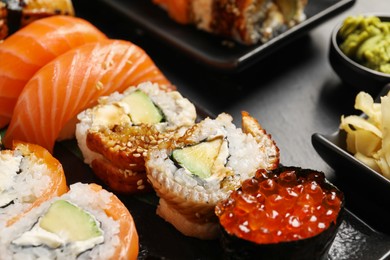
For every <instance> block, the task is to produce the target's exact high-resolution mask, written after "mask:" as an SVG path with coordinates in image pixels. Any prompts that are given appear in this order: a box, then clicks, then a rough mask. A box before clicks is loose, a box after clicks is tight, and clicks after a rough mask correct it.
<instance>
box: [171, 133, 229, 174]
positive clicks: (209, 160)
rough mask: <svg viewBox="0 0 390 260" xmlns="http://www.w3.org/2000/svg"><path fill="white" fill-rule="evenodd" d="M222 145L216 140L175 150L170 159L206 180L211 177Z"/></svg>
mask: <svg viewBox="0 0 390 260" xmlns="http://www.w3.org/2000/svg"><path fill="white" fill-rule="evenodd" d="M222 143H223V139H222V138H218V139H214V140H211V141H207V142H202V143H199V144H196V145H193V146H187V147H184V148H181V149H176V150H174V151H173V153H172V159H173V160H174V161H175V162H176V163H177V164H178V165H180V166H181V167H183V168H185V169H187V170H188V171H189V172H191V173H192V174H194V175H196V176H198V177H200V178H202V179H207V178H209V177H211V175H212V172H213V167H214V165H215V162H216V159H217V157H218V155H219V152H220V150H221V146H222Z"/></svg>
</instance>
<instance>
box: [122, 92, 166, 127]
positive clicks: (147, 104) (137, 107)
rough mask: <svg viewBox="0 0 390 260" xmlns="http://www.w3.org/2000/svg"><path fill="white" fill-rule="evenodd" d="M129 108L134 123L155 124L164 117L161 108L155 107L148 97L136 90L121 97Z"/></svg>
mask: <svg viewBox="0 0 390 260" xmlns="http://www.w3.org/2000/svg"><path fill="white" fill-rule="evenodd" d="M122 102H125V103H126V104H127V105H128V106H129V109H130V117H131V121H132V122H133V123H134V124H135V125H139V124H141V123H144V124H157V123H159V122H161V121H162V120H163V118H164V116H163V114H162V112H161V110H160V109H159V108H158V107H156V106H155V105H154V103H153V101H152V100H151V99H150V97H149V96H148V95H147V94H145V93H144V92H142V91H141V90H136V91H134V92H132V93H131V94H129V95H128V96H126V97H125V98H123V99H122Z"/></svg>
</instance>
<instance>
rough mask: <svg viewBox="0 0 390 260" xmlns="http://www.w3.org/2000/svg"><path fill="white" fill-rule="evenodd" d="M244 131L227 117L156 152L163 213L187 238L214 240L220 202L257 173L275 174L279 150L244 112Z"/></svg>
mask: <svg viewBox="0 0 390 260" xmlns="http://www.w3.org/2000/svg"><path fill="white" fill-rule="evenodd" d="M242 120H243V123H242V126H243V127H242V129H241V128H237V127H236V126H235V125H234V124H233V123H232V121H233V118H232V117H231V116H230V115H228V114H226V113H222V114H220V115H219V116H218V117H216V118H215V119H211V118H206V119H204V120H202V121H201V122H199V123H197V124H195V125H194V126H192V127H190V128H189V129H188V130H187V131H186V133H185V134H184V135H183V136H181V137H179V138H176V139H173V140H172V139H171V140H168V141H167V142H165V143H161V144H160V145H159V146H157V147H155V148H153V149H151V150H150V151H149V153H148V156H147V159H146V163H145V165H146V168H147V177H148V180H149V181H150V183H151V184H152V186H153V188H154V190H155V191H156V193H157V195H158V196H159V198H160V199H159V205H158V207H157V214H158V215H160V216H161V217H162V218H164V219H165V220H166V221H167V222H169V223H171V224H172V225H173V226H175V228H176V229H178V230H179V231H180V232H181V233H183V234H184V235H186V236H191V237H196V238H201V239H214V238H216V236H217V234H218V231H217V229H218V225H217V219H216V216H215V214H214V207H215V205H216V203H217V202H218V201H220V200H222V199H224V198H226V197H227V196H228V195H229V194H230V193H231V192H232V191H233V190H235V189H237V188H238V187H240V185H241V182H242V181H244V180H245V179H248V178H251V177H253V176H254V174H255V172H256V169H257V168H264V169H274V168H276V167H277V166H278V164H279V149H278V147H277V146H276V144H275V142H274V141H273V140H272V138H271V136H270V135H268V134H267V133H266V131H265V130H264V129H263V128H262V127H261V126H260V124H259V123H258V122H257V120H256V119H254V118H252V117H251V116H250V115H249V114H248V113H246V112H243V118H242Z"/></svg>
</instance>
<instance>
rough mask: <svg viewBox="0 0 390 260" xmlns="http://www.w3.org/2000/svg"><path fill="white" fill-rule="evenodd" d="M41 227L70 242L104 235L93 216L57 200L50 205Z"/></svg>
mask: <svg viewBox="0 0 390 260" xmlns="http://www.w3.org/2000/svg"><path fill="white" fill-rule="evenodd" d="M39 225H40V227H41V228H42V229H44V230H46V231H48V232H51V233H54V234H57V235H59V236H61V237H66V239H67V240H69V241H70V242H76V241H85V240H88V239H91V238H94V237H99V236H102V235H103V231H102V230H101V229H100V227H99V223H98V222H97V221H96V219H95V218H94V217H93V216H92V215H91V214H89V213H88V212H86V211H85V210H83V209H82V208H80V207H78V206H76V205H74V204H72V203H70V202H68V201H66V200H57V201H55V202H54V203H53V204H52V205H50V207H49V209H48V211H47V212H46V214H45V215H44V216H43V217H42V218H41V220H40V223H39Z"/></svg>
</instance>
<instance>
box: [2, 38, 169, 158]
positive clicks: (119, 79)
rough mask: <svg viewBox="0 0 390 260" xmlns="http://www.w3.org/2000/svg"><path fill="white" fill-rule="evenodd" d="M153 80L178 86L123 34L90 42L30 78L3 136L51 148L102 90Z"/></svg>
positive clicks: (107, 91) (68, 132)
mask: <svg viewBox="0 0 390 260" xmlns="http://www.w3.org/2000/svg"><path fill="white" fill-rule="evenodd" d="M145 81H151V82H154V83H158V84H160V85H161V88H164V89H166V90H168V89H172V88H174V87H173V86H172V85H171V84H170V82H169V81H168V79H166V78H165V76H164V75H163V74H162V72H161V71H160V70H159V69H158V68H157V66H156V65H155V64H154V62H153V61H152V59H151V58H150V57H149V56H148V55H147V54H146V52H145V51H144V50H143V49H141V48H140V47H138V46H137V45H135V44H133V43H131V42H128V41H124V40H105V41H100V42H96V43H87V44H85V45H83V46H80V47H77V48H74V49H72V50H70V51H68V52H66V53H65V54H63V55H61V56H59V57H57V58H56V59H54V60H53V61H51V62H49V63H48V64H46V65H45V66H44V67H42V69H40V70H39V71H38V72H37V73H36V74H35V75H34V76H33V77H32V78H31V80H30V81H29V82H28V83H27V84H26V86H25V87H24V89H23V91H22V93H21V94H20V96H19V99H18V101H17V103H16V106H15V110H14V111H15V112H14V115H13V117H12V120H11V122H10V125H9V127H8V129H7V131H6V134H5V136H4V140H3V141H4V145H5V146H6V147H8V146H9V145H10V144H11V142H12V140H13V139H17V140H23V141H28V142H30V143H36V144H39V145H41V146H43V147H45V148H46V149H48V150H49V151H52V149H53V146H54V143H55V141H56V140H62V139H68V138H73V137H74V133H75V125H76V117H77V114H78V113H79V112H81V111H82V110H85V109H86V108H88V107H91V106H92V105H95V104H96V103H97V100H98V98H99V97H100V96H104V95H109V94H111V93H113V92H115V91H118V92H123V91H124V90H125V89H127V88H128V87H129V86H133V85H138V84H139V83H141V82H145Z"/></svg>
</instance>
